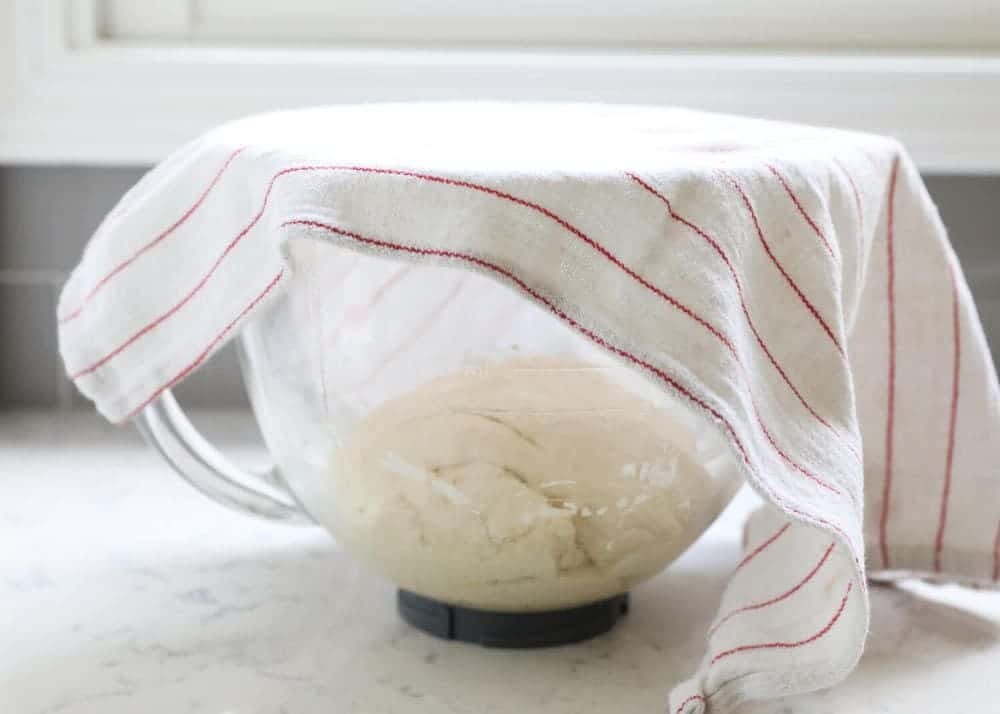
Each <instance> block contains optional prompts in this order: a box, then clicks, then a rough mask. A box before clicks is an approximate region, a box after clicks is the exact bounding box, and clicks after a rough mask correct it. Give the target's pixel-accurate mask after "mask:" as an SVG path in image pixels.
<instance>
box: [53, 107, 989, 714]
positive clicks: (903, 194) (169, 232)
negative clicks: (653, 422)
mask: <svg viewBox="0 0 1000 714" xmlns="http://www.w3.org/2000/svg"><path fill="white" fill-rule="evenodd" d="M289 241H325V242H328V243H330V244H335V245H338V246H342V247H344V248H348V249H350V250H354V251H358V252H362V253H374V254H378V255H383V256H392V257H395V258H397V259H398V260H400V261H421V262H426V263H434V264H442V265H450V266H458V267H461V268H465V269H468V270H470V271H476V272H478V273H481V274H483V275H487V276H489V277H491V278H493V279H495V280H496V281H498V282H499V283H501V284H503V285H506V286H508V287H509V288H510V289H511V290H512V291H515V292H516V293H519V294H520V295H522V296H523V297H524V298H526V299H527V300H530V301H533V302H534V303H536V304H537V305H539V306H541V307H543V308H545V309H547V310H549V311H551V313H552V314H554V315H555V316H556V317H558V318H559V319H560V320H562V321H563V322H564V323H565V324H566V325H568V326H570V327H571V328H572V329H574V330H576V331H577V332H578V333H580V334H581V335H583V336H585V337H586V338H588V339H589V340H592V341H593V342H594V343H595V344H597V345H599V346H600V347H601V348H603V349H604V350H606V351H607V352H608V353H609V354H612V355H614V356H616V357H617V358H619V359H620V360H621V361H622V362H624V363H626V364H628V365H631V366H632V367H633V368H634V369H635V370H636V372H637V373H641V374H643V375H645V376H646V377H648V379H649V380H650V381H651V382H652V383H655V384H657V385H659V386H660V387H661V388H663V389H665V390H668V391H669V392H670V393H672V394H673V395H675V396H676V397H678V398H679V399H681V400H683V401H684V402H686V403H687V404H689V405H690V406H691V407H692V408H693V409H694V410H695V411H696V412H697V413H698V414H700V415H702V416H703V417H704V418H705V419H707V420H709V421H710V422H711V423H712V424H713V425H714V426H715V427H716V428H717V430H718V432H719V433H720V434H721V435H722V436H723V437H724V438H725V440H726V442H727V443H728V445H729V447H730V449H731V452H732V455H733V457H734V458H735V459H736V460H737V461H738V463H739V466H740V468H741V469H742V472H743V474H744V475H745V477H746V479H747V481H748V482H749V483H750V484H751V485H752V486H753V487H754V488H755V489H756V490H757V491H758V492H759V493H761V494H762V495H763V496H764V497H765V498H766V499H767V500H768V501H769V503H770V507H769V508H768V510H766V511H765V512H763V513H762V514H760V515H759V516H758V517H756V518H755V519H753V521H752V522H751V524H750V528H749V529H748V534H749V539H748V545H747V553H746V556H745V557H744V559H743V560H742V562H741V563H740V565H739V567H738V568H737V569H736V571H735V572H734V573H733V574H732V577H731V579H730V581H729V584H728V586H727V589H726V591H725V593H724V595H723V598H722V603H721V607H720V610H719V615H718V618H717V619H716V621H715V622H714V623H713V624H712V625H711V628H710V629H709V630H708V632H707V644H706V654H705V657H704V659H703V660H702V662H701V663H700V665H699V666H698V667H697V668H696V670H695V671H694V673H693V674H692V675H691V676H690V677H689V678H688V679H687V680H686V681H684V682H682V683H681V684H680V685H678V686H677V687H676V688H675V690H674V691H673V693H672V694H671V701H670V703H669V711H670V713H671V714H674V713H685V714H690V713H692V712H703V711H711V712H728V711H732V710H733V709H734V708H736V707H737V706H739V705H740V704H741V703H742V702H744V701H747V700H750V699H759V698H766V697H775V696H779V695H788V694H793V693H796V692H803V691H808V690H812V689H816V688H819V687H825V686H829V685H832V684H834V683H836V682H837V681H839V680H841V679H842V678H843V677H845V676H846V675H847V673H848V672H850V671H851V669H852V668H853V667H854V665H855V663H856V662H857V660H858V657H859V656H860V654H861V650H862V647H863V644H864V641H865V637H866V633H867V630H868V616H869V608H868V601H867V590H866V576H872V577H885V578H891V577H898V576H910V575H914V574H915V575H918V576H921V577H928V578H934V579H944V580H954V581H961V582H967V583H972V584H979V585H991V584H993V583H995V582H996V579H997V576H998V568H1000V552H998V551H1000V530H998V524H1000V497H998V496H1000V470H998V468H997V464H998V463H1000V429H998V427H1000V412H998V405H1000V400H998V386H997V378H996V372H995V370H994V366H993V364H992V361H991V357H990V354H989V351H988V349H987V345H986V341H985V338H984V335H983V330H982V327H981V325H980V321H979V318H978V316H977V314H976V310H975V307H974V305H973V302H972V298H971V296H970V293H969V289H968V286H967V285H966V282H965V280H964V278H963V276H962V272H961V270H960V268H959V265H958V262H957V260H956V258H955V255H954V253H953V252H952V249H951V247H950V246H949V244H948V240H947V237H946V234H945V230H944V228H943V226H942V225H941V222H940V220H939V218H938V215H937V212H936V210H935V208H934V206H933V204H932V203H931V200H930V198H929V197H928V195H927V192H926V190H925V189H924V186H923V184H922V183H921V180H920V177H919V175H918V174H917V172H916V170H915V169H914V167H913V164H912V163H911V162H910V160H909V159H908V158H907V156H906V154H905V152H904V150H903V149H902V148H901V147H900V146H899V145H898V144H897V143H895V142H894V141H891V140H888V139H884V138H880V137H874V136H867V135H862V134H856V133H848V132H842V131H835V130H831V129H816V128H809V127H801V126H794V125H788V124H779V123H771V122H763V121H757V120H750V119H741V118H734V117H725V116H717V115H710V114H702V113H697V112H691V111H686V110H678V109H667V108H652V107H606V106H585V105H517V104H512V105H505V104H462V103H455V104H428V105H395V106H394V105H368V106H358V107H339V108H324V109H316V110H308V111H299V112H290V113H280V114H272V115H266V116H260V117H254V118H250V119H246V120H242V121H238V122H235V123H232V124H229V125H226V126H224V127H221V128H219V129H217V130H215V131H213V132H211V133H210V134H207V135H206V136H204V137H202V138H200V139H198V140H197V141H195V142H193V143H192V144H190V145H188V146H187V147H185V148H183V149H181V150H179V151H178V152H177V153H176V154H174V155H173V156H171V157H170V158H168V159H167V160H166V161H165V162H163V163H162V164H161V165H159V166H158V167H157V168H156V169H154V170H153V171H151V172H150V173H149V174H148V175H147V176H146V177H145V178H143V179H142V180H141V181H140V182H139V184H138V185H136V187H135V188H133V189H132V190H131V191H130V192H129V193H128V194H127V195H126V196H125V197H124V198H123V199H122V201H121V203H120V204H119V205H118V207H117V208H116V209H115V210H114V211H113V212H112V213H111V214H110V215H109V216H108V218H107V219H106V220H105V222H104V223H103V225H102V226H101V227H100V228H99V229H98V231H97V234H96V235H95V236H94V238H93V239H92V241H91V242H90V244H89V245H88V247H87V250H86V252H85V254H84V256H83V259H82V261H81V263H80V265H79V267H78V268H77V269H76V270H75V271H74V272H73V274H72V276H71V278H70V280H69V282H68V283H67V285H66V288H65V290H64V292H63V295H62V299H61V301H60V305H59V337H60V346H61V350H62V355H63V359H64V361H65V365H66V368H67V370H68V372H69V373H70V375H71V377H72V379H73V380H74V381H75V383H76V384H77V386H78V387H79V389H80V390H81V391H82V392H83V393H84V394H86V395H87V396H88V397H90V398H91V399H93V400H94V401H95V402H96V404H97V407H98V409H99V410H100V411H101V412H102V413H103V414H104V415H105V416H107V417H108V418H109V419H111V420H112V421H121V420H124V419H126V418H128V417H129V416H130V415H133V414H135V413H136V412H137V411H139V410H141V409H142V408H143V407H144V406H145V405H146V404H149V403H150V401H151V400H153V399H155V398H156V397H157V396H158V395H159V394H161V393H162V392H163V391H164V390H165V389H167V388H169V387H170V386H172V385H174V384H176V383H177V382H179V381H180V380H182V379H184V377H185V376H187V375H188V374H190V373H191V372H192V371H194V370H195V369H197V368H198V366H199V365H200V364H201V363H202V362H204V360H205V359H206V358H207V357H208V356H209V355H210V354H211V353H212V352H213V351H214V350H216V349H218V348H219V347H220V346H221V345H222V344H224V343H225V342H226V341H227V340H228V339H230V338H231V337H232V336H233V335H234V334H235V333H237V332H238V330H239V329H240V324H241V322H242V321H244V320H247V319H250V318H251V316H252V315H253V313H254V312H255V311H259V310H260V309H261V307H262V305H264V304H265V303H266V302H267V301H268V300H271V299H273V298H274V296H276V295H278V294H280V293H281V292H282V291H284V290H286V289H287V287H288V286H289V285H290V284H292V283H293V282H294V280H295V274H294V269H293V265H292V264H290V263H288V262H287V258H286V256H288V255H289V251H288V250H287V247H288V246H287V245H285V244H286V243H287V242H289ZM693 664H694V663H692V665H693ZM692 669H695V668H694V666H692Z"/></svg>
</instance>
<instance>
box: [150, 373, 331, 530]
mask: <svg viewBox="0 0 1000 714" xmlns="http://www.w3.org/2000/svg"><path fill="white" fill-rule="evenodd" d="M135 424H136V426H137V427H138V429H139V431H140V432H141V433H142V435H143V437H145V439H146V441H147V442H149V444H150V445H151V446H153V447H154V448H155V449H156V450H157V451H159V452H160V455H161V456H163V458H164V459H166V460H167V463H169V464H170V465H171V466H172V467H173V469H174V471H176V472H177V473H178V474H180V475H181V477H183V478H184V480H186V481H187V482H188V483H190V484H191V485H192V486H194V487H195V488H197V489H198V490H199V491H201V492H202V493H203V494H205V495H206V496H208V497H209V498H211V499H212V500H214V501H216V502H217V503H221V504H222V505H224V506H227V507H229V508H231V509H233V510H236V511H240V512H241V513H249V514H252V515H255V516H259V517H261V518H266V519H267V520H271V521H280V522H282V523H290V524H314V523H315V521H313V519H312V518H311V517H310V516H309V515H308V514H307V513H306V512H305V510H304V509H302V508H301V507H300V506H299V505H298V504H297V503H296V501H295V499H294V498H293V497H292V495H291V493H290V491H289V490H288V487H287V486H286V485H285V483H284V482H283V480H282V479H281V476H280V475H279V474H278V472H277V471H276V470H274V469H272V470H271V471H269V472H267V473H264V474H257V475H253V474H250V473H248V472H246V471H245V470H244V469H241V468H239V467H238V466H236V465H234V464H233V463H232V462H231V461H230V460H229V459H227V458H226V457H225V456H223V455H222V454H221V453H220V452H219V451H218V449H216V448H215V447H214V446H212V445H211V444H210V443H208V441H207V440H206V439H205V437H203V436H202V435H201V434H200V433H199V432H198V430H197V429H195V427H194V425H193V424H191V421H190V420H189V419H188V418H187V416H186V415H185V414H184V412H183V411H182V410H181V407H180V405H179V404H178V403H177V400H176V399H175V398H174V395H173V394H172V393H171V391H170V390H169V389H168V390H166V391H164V392H163V394H161V395H160V396H159V397H158V398H157V399H156V400H155V401H154V402H152V403H150V404H149V405H148V406H147V407H146V408H145V409H143V410H142V412H140V413H139V414H138V415H137V416H136V418H135ZM248 481H249V482H254V481H263V482H264V483H265V484H266V485H267V486H269V487H270V490H273V491H275V492H276V493H278V494H280V496H274V495H271V494H269V493H266V492H265V491H264V490H260V489H257V488H251V487H250V486H247V485H245V484H246V482H248Z"/></svg>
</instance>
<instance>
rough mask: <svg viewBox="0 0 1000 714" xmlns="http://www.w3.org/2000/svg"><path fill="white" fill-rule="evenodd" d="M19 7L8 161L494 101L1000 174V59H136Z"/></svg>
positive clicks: (4, 157) (278, 54)
mask: <svg viewBox="0 0 1000 714" xmlns="http://www.w3.org/2000/svg"><path fill="white" fill-rule="evenodd" d="M83 5H84V6H85V7H94V5H93V3H92V2H90V3H83ZM15 7H16V16H15V17H14V20H15V22H14V23H11V24H10V26H11V27H15V28H16V29H15V32H16V34H15V35H14V43H13V44H14V45H16V48H15V57H14V59H15V63H14V64H15V71H13V72H10V71H9V69H10V68H9V67H8V68H7V70H8V71H6V72H5V71H4V70H3V68H0V83H3V84H2V86H0V94H2V93H7V92H9V95H10V97H13V102H12V103H11V102H10V101H9V98H8V101H7V102H4V101H3V100H2V99H0V162H6V163H86V164H127V165H143V164H150V163H153V162H155V161H158V160H159V159H161V158H163V157H164V156H165V155H166V154H167V153H168V152H169V151H170V150H172V149H173V148H175V147H176V146H178V145H179V144H180V143H182V142H183V141H185V140H187V139H189V138H192V137H194V136H196V135H197V134H199V133H201V132H202V131H204V130H206V129H208V128H210V127H211V126H213V125H215V124H218V123H220V122H223V121H226V120H228V119H232V118H236V117H239V116H242V115H246V114H250V113H255V112H262V111H271V110H275V109H283V108H290V107H298V106H313V105H318V104H328V103H343V102H366V101H380V100H415V99H455V98H461V99H475V98H483V99H487V98H488V99H525V100H563V99H565V100H585V101H606V102H628V103H643V104H676V105H684V106H690V107H694V108H701V109H707V110H713V111H723V112H728V113H734V114H746V115H751V116H761V117H770V118H778V119H784V120H788V121H799V122H806V123H812V124H823V125H834V126H841V127H845V128H854V129H859V130H863V131H870V132H876V133H882V134H891V135H894V136H896V137H897V138H899V139H900V140H901V141H903V142H904V143H905V144H906V145H907V146H908V148H909V150H910V152H911V153H912V154H913V156H914V157H915V159H916V161H917V163H918V164H919V165H920V166H921V168H922V169H924V170H926V171H929V172H939V173H943V172H956V173H997V172H1000V131H998V129H997V127H1000V55H998V56H990V55H987V56H978V57H972V56H969V57H959V56H940V55H927V56H914V55H910V56H885V55H881V56H880V55H844V54H837V55H820V54H796V55H779V54H762V53H758V54H723V53H711V52H691V53H658V52H624V51H620V52H612V51H604V52H593V51H592V52H584V51H574V52H566V51H559V52H555V51H552V52H547V51H542V50H532V51H523V50H522V51H503V50H497V49H493V50H457V49H456V50H447V49H410V50H404V49H374V48H373V49H330V50H297V49H291V48H289V49H250V48H247V49H212V48H177V49H170V48H129V47H124V46H114V45H109V44H108V43H106V42H102V41H101V38H100V37H96V36H89V37H88V36H86V32H88V31H89V32H94V33H96V30H95V29H94V28H96V27H97V23H96V22H90V23H87V22H83V21H81V18H80V17H77V18H76V20H75V21H74V22H73V23H72V26H71V25H70V22H69V20H70V15H74V16H76V15H77V13H79V12H80V8H79V6H75V7H74V12H73V13H68V12H66V10H65V8H67V7H70V5H69V4H67V0H63V1H60V0H35V1H34V2H30V1H29V0H22V1H21V2H19V3H17V4H16V5H15ZM85 17H86V16H84V19H85ZM81 34H82V35H84V36H82V37H81ZM0 39H3V38H2V37H0ZM3 51H4V50H2V49H0V52H3ZM0 59H2V58H0Z"/></svg>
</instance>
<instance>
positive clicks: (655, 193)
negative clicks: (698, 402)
mask: <svg viewBox="0 0 1000 714" xmlns="http://www.w3.org/2000/svg"><path fill="white" fill-rule="evenodd" d="M626 175H627V176H628V177H629V178H631V179H632V180H633V181H635V182H636V183H638V184H639V185H640V186H642V188H644V189H645V190H646V191H648V192H649V193H651V194H652V195H653V196H655V197H656V198H658V199H659V200H660V201H661V202H662V203H663V205H664V206H665V207H666V209H667V215H669V216H670V217H671V218H672V219H673V220H675V221H677V222H678V223H680V224H682V225H684V226H686V227H687V228H689V229H691V230H692V231H694V232H695V233H696V234H697V235H699V236H701V237H702V238H703V239H704V240H705V241H707V242H708V244H709V245H710V246H711V247H712V249H713V250H714V251H715V253H716V254H717V255H718V256H719V257H720V258H721V259H722V261H723V262H724V263H725V264H726V267H727V268H728V269H729V274H730V276H731V277H732V279H733V282H734V283H735V284H736V293H737V295H738V297H739V299H740V306H741V307H742V308H743V316H744V317H745V318H746V321H747V325H749V327H750V331H751V332H752V333H753V336H754V338H755V339H756V340H757V344H758V345H760V348H761V350H763V352H764V354H765V355H766V356H767V359H768V361H770V363H771V364H772V365H773V366H774V368H775V370H777V372H778V374H779V375H781V378H782V380H784V382H785V384H786V385H788V388H789V389H790V390H791V391H792V393H793V394H794V395H795V396H796V397H797V398H798V400H799V402H800V403H801V404H802V406H803V407H805V408H806V410H807V411H808V412H809V413H810V414H812V416H813V417H814V418H815V419H816V420H817V421H818V422H819V423H820V424H822V425H823V426H825V427H826V428H827V429H828V430H829V431H830V432H831V433H832V434H834V435H835V436H837V438H838V439H839V440H840V441H841V442H842V443H843V444H844V446H845V447H846V448H847V449H848V450H849V451H850V452H851V453H852V454H853V455H854V457H855V458H856V459H857V460H858V461H860V460H861V455H860V454H859V453H858V451H857V449H856V448H855V447H854V445H853V444H851V443H850V442H849V441H847V439H846V438H845V437H844V435H843V434H841V433H840V432H839V431H837V430H836V429H835V428H834V427H833V425H832V424H830V423H829V422H828V421H827V420H826V419H824V418H823V417H822V416H820V415H819V414H818V413H817V412H816V410H815V409H813V408H812V406H811V405H810V404H809V403H808V402H807V401H806V399H805V397H804V396H802V393H801V392H799V390H798V389H797V388H796V387H795V385H794V384H793V383H792V380H791V379H790V378H789V376H788V374H787V373H786V372H785V370H784V368H783V367H782V366H781V365H780V364H779V363H778V360H777V359H776V358H775V357H774V355H773V354H772V353H771V350H770V349H769V348H768V346H767V344H765V342H764V338H763V337H761V335H760V332H758V331H757V326H756V325H755V324H754V322H753V319H752V318H751V317H750V309H749V307H748V306H747V303H746V298H745V294H744V292H743V284H742V282H741V281H740V278H739V274H738V273H737V272H736V268H735V266H733V264H732V261H730V260H729V256H728V255H726V253H725V251H723V250H722V246H721V245H719V242H718V241H717V240H716V239H715V238H713V237H712V236H711V235H709V234H708V233H707V232H706V231H705V230H704V229H702V228H700V227H699V226H697V225H695V224H694V223H692V222H691V221H689V220H688V219H686V218H684V217H683V216H681V215H680V214H678V213H677V212H676V211H674V208H673V205H672V204H671V203H670V199H668V198H667V197H666V196H664V195H663V194H662V193H660V192H659V191H657V190H656V189H655V188H653V187H652V186H651V185H650V184H648V183H647V182H645V181H643V180H642V179H641V178H639V177H638V176H637V175H636V174H633V173H628V172H626Z"/></svg>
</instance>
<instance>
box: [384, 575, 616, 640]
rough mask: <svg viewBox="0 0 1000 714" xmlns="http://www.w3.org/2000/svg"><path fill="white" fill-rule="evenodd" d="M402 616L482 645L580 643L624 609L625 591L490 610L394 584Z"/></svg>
mask: <svg viewBox="0 0 1000 714" xmlns="http://www.w3.org/2000/svg"><path fill="white" fill-rule="evenodd" d="M396 606H397V609H398V610H399V615H400V617H402V618H403V620H404V621H406V622H407V623H409V624H410V625H412V626H413V627H415V628H417V629H418V630H422V631H424V632H426V633H428V634H430V635H433V636H434V637H438V638H441V639H445V640H459V641H461V642H472V643H474V644H479V645H482V646H483V647H501V648H509V649H528V648H533V647H555V646H557V645H568V644H571V643H573V642H582V641H583V640H589V639H590V638H592V637H597V636H598V635H602V634H604V633H605V632H607V631H608V630H610V629H611V628H612V627H614V626H615V623H616V622H618V619H619V618H620V617H621V616H622V615H625V614H626V613H627V612H628V607H629V597H628V593H624V594H622V595H616V596H614V597H611V598H608V599H606V600H599V601H597V602H592V603H589V604H587V605H581V606H579V607H573V608H567V609H563V610H545V611H542V612H494V611H492V610H477V609H474V608H469V607H460V606H458V605H449V604H448V603H445V602H441V601H440V600H434V599H433V598H428V597H424V596H422V595H417V594H416V593H413V592H410V591H408V590H402V589H400V590H399V592H398V594H397V597H396Z"/></svg>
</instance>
